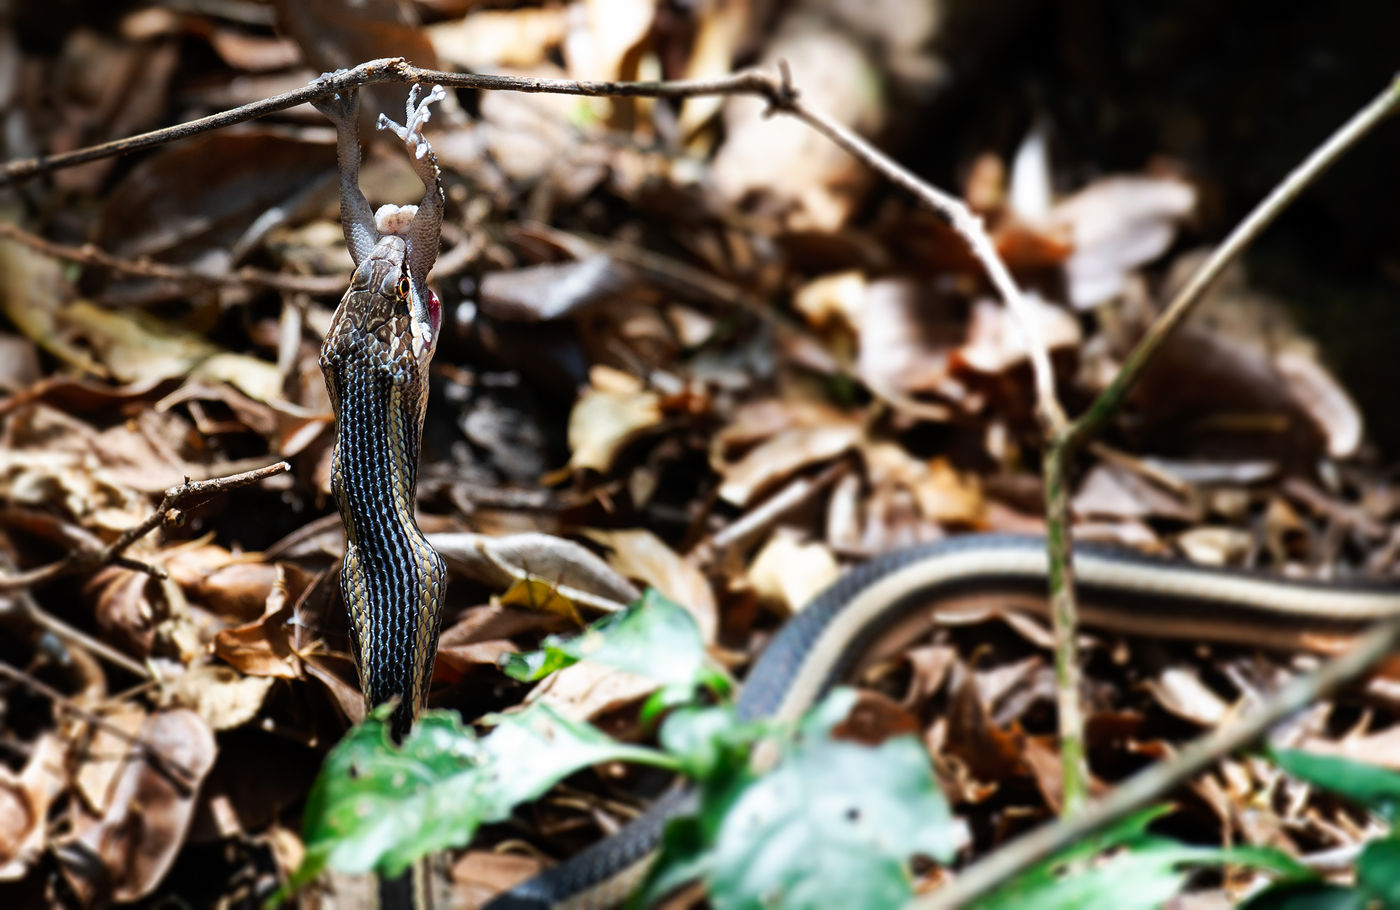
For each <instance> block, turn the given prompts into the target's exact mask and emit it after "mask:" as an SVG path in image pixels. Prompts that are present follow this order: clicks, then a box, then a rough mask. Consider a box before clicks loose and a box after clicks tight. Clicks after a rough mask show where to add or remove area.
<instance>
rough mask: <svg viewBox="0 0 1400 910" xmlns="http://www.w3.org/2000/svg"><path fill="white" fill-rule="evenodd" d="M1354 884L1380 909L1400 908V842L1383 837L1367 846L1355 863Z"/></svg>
mask: <svg viewBox="0 0 1400 910" xmlns="http://www.w3.org/2000/svg"><path fill="white" fill-rule="evenodd" d="M1356 884H1357V886H1358V887H1360V888H1362V889H1363V890H1365V891H1366V892H1368V893H1369V894H1370V895H1371V897H1373V898H1375V899H1376V900H1378V901H1380V905H1381V906H1382V907H1400V841H1397V840H1395V839H1394V838H1390V837H1383V838H1377V839H1376V840H1373V841H1371V842H1370V843H1369V844H1367V845H1366V849H1364V850H1362V851H1361V858H1360V859H1358V860H1357V861H1356Z"/></svg>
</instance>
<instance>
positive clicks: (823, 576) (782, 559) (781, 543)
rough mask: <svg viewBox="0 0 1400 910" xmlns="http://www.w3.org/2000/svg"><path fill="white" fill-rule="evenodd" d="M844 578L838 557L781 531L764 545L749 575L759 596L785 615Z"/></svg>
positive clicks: (801, 606) (793, 611) (817, 544)
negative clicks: (840, 577) (841, 577)
mask: <svg viewBox="0 0 1400 910" xmlns="http://www.w3.org/2000/svg"><path fill="white" fill-rule="evenodd" d="M840 574H841V568H840V566H838V565H837V564H836V557H835V556H833V555H832V553H831V551H830V550H829V549H827V547H826V546H825V545H823V544H820V543H815V542H807V543H803V542H802V541H801V540H800V539H799V538H798V535H796V534H793V533H789V532H786V531H785V530H781V529H780V530H779V531H778V533H776V534H774V535H773V536H772V537H770V538H769V539H768V543H766V544H764V546H763V549H762V550H760V551H759V553H758V556H756V557H755V558H754V561H753V564H752V565H750V566H749V571H748V577H749V583H750V584H751V585H753V589H754V591H755V592H757V594H758V596H759V597H760V598H761V599H763V600H764V601H766V602H767V603H769V604H771V605H775V606H777V607H779V608H780V609H781V610H782V611H783V612H784V613H796V612H797V611H798V610H801V609H802V608H803V607H805V606H806V605H807V604H809V603H811V602H812V600H813V599H814V598H815V597H816V596H817V595H818V594H820V593H821V592H822V591H823V590H825V589H826V588H827V586H829V585H830V584H831V583H832V582H834V581H835V580H836V579H837V578H838V577H839V576H840Z"/></svg>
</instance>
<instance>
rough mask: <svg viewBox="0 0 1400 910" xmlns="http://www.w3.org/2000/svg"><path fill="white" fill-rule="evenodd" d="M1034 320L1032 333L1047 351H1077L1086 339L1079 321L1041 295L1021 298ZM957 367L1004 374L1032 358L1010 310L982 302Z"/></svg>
mask: <svg viewBox="0 0 1400 910" xmlns="http://www.w3.org/2000/svg"><path fill="white" fill-rule="evenodd" d="M1021 300H1022V303H1023V304H1024V306H1025V310H1026V312H1027V313H1029V314H1030V317H1031V322H1032V325H1031V331H1032V332H1034V333H1035V337H1036V339H1037V343H1038V344H1040V345H1041V346H1043V347H1044V349H1045V350H1046V351H1051V352H1053V351H1058V350H1062V349H1065V348H1076V347H1078V346H1079V342H1080V340H1081V337H1082V332H1081V331H1080V328H1079V321H1078V320H1076V319H1075V318H1074V317H1073V316H1072V315H1070V314H1069V313H1068V312H1066V311H1065V310H1064V308H1062V307H1058V306H1055V305H1053V304H1050V303H1047V302H1046V301H1044V300H1043V299H1041V297H1040V295H1039V294H1036V293H1034V292H1032V291H1027V292H1026V293H1024V294H1022V295H1021ZM955 357H956V363H957V365H958V366H960V367H967V368H969V369H971V370H974V371H976V372H979V373H986V374H992V375H995V374H1000V373H1005V372H1006V371H1008V370H1010V369H1012V368H1013V367H1017V366H1020V365H1021V364H1023V363H1025V362H1027V360H1028V359H1029V357H1030V354H1029V349H1028V348H1027V346H1026V333H1025V331H1024V330H1023V328H1022V326H1021V323H1020V322H1019V321H1018V320H1017V318H1016V316H1015V315H1013V314H1012V313H1011V312H1010V311H1009V310H1008V309H1007V308H1006V307H1004V306H1002V305H1000V304H997V303H993V302H992V301H990V300H986V299H979V300H978V301H977V302H976V303H974V304H973V307H972V320H971V322H970V323H969V325H968V329H967V342H966V343H965V344H964V345H963V346H962V347H960V348H958V349H957V352H956V354H955Z"/></svg>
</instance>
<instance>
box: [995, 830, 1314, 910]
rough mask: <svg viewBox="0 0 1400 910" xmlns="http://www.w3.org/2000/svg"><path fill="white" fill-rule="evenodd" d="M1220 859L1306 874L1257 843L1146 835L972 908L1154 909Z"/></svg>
mask: <svg viewBox="0 0 1400 910" xmlns="http://www.w3.org/2000/svg"><path fill="white" fill-rule="evenodd" d="M1225 863H1230V864H1233V865H1245V866H1252V867H1256V868H1263V869H1265V870H1267V871H1270V872H1274V873H1275V874H1282V875H1293V876H1297V875H1303V874H1307V875H1310V874H1311V873H1309V872H1308V870H1307V869H1306V868H1305V867H1302V866H1300V865H1299V864H1298V863H1297V862H1296V861H1295V860H1293V859H1291V858H1290V857H1289V856H1287V855H1286V854H1284V853H1282V852H1280V851H1277V850H1272V849H1267V848H1261V847H1249V848H1220V847H1192V846H1188V845H1185V844H1179V843H1177V842H1175V841H1172V840H1167V839H1165V838H1157V837H1147V838H1144V839H1142V840H1140V841H1137V842H1135V843H1133V844H1131V845H1129V846H1127V847H1125V848H1123V849H1122V852H1121V853H1119V854H1118V855H1116V856H1114V857H1113V858H1112V859H1109V860H1108V861H1107V862H1103V863H1099V864H1096V865H1093V866H1081V865H1079V864H1077V863H1069V864H1065V863H1063V862H1056V863H1055V864H1054V866H1053V867H1052V868H1054V869H1055V870H1056V872H1055V874H1053V875H1045V874H1043V872H1042V873H1040V874H1034V875H1027V876H1025V877H1023V878H1022V879H1020V880H1018V881H1017V882H1016V883H1013V884H1012V885H1011V886H1009V887H1007V888H1003V889H1001V890H999V891H997V892H996V893H995V894H994V895H992V896H991V897H989V898H987V899H986V900H984V901H981V902H979V903H977V904H976V905H975V906H976V907H977V910H1013V908H1019V907H1035V908H1037V910H1081V908H1084V910H1139V908H1140V910H1156V908H1158V907H1161V906H1162V905H1163V904H1164V903H1166V902H1167V901H1168V900H1170V899H1171V898H1172V897H1174V896H1175V895H1176V894H1177V892H1178V891H1180V890H1181V886H1182V885H1183V884H1185V882H1186V879H1187V878H1189V877H1190V875H1191V874H1192V872H1193V871H1194V870H1195V869H1196V868H1199V867H1201V866H1215V865H1221V864H1225Z"/></svg>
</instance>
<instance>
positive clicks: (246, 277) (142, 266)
mask: <svg viewBox="0 0 1400 910" xmlns="http://www.w3.org/2000/svg"><path fill="white" fill-rule="evenodd" d="M0 237H6V238H9V239H10V240H13V241H15V242H16V243H19V244H23V245H24V246H27V247H29V248H30V249H31V250H34V251H36V252H39V253H42V254H44V255H45V256H50V257H52V258H54V259H63V260H66V261H68V262H78V263H81V264H83V265H91V266H97V267H100V268H104V269H108V270H110V271H113V272H121V273H123V274H127V275H136V276H139V277H142V278H158V279H161V280H164V281H178V282H180V283H182V284H196V285H218V286H236V287H245V286H254V287H267V288H275V289H277V290H281V291H293V292H301V293H306V294H319V295H322V296H327V295H331V296H339V295H340V294H341V293H342V292H344V290H345V279H344V277H341V276H336V275H283V274H281V273H280V272H268V271H264V270H263V269H254V268H242V269H238V270H237V271H234V272H227V273H225V274H222V275H211V274H209V273H208V272H201V271H197V270H195V269H190V268H182V267H180V266H173V265H166V264H164V263H160V262H152V261H151V260H149V259H120V258H118V257H116V256H113V255H112V254H111V253H107V252H105V251H103V250H101V249H99V248H98V247H96V246H95V245H93V244H91V243H87V244H83V245H82V246H64V245H62V244H58V243H53V242H51V241H49V240H45V239H44V238H43V237H40V236H38V235H36V234H31V233H29V232H28V231H24V230H21V229H20V228H19V226H18V225H14V224H0Z"/></svg>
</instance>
